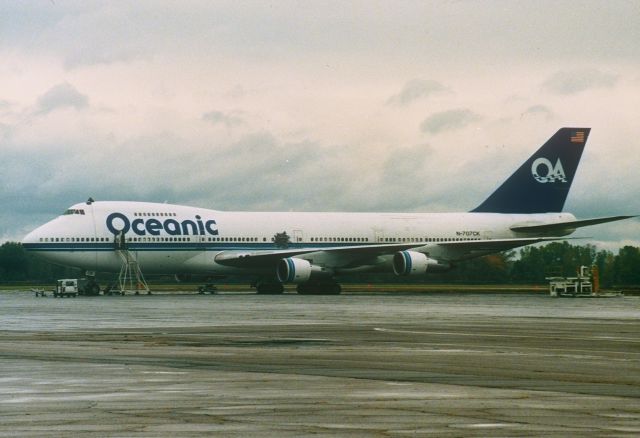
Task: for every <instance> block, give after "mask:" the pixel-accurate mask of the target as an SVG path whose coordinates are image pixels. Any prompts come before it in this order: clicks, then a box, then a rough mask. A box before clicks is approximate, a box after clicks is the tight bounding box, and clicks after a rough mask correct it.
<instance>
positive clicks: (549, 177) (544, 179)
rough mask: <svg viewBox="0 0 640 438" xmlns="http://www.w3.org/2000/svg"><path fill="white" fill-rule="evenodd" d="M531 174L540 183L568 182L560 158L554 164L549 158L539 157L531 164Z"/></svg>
mask: <svg viewBox="0 0 640 438" xmlns="http://www.w3.org/2000/svg"><path fill="white" fill-rule="evenodd" d="M531 175H533V178H534V179H535V180H536V181H538V182H539V183H542V184H546V183H555V182H563V183H566V182H567V175H566V174H565V173H564V168H563V167H562V162H561V161H560V158H558V161H556V164H555V165H554V164H552V163H551V161H550V160H549V159H548V158H537V159H536V160H535V161H534V162H533V164H532V165H531Z"/></svg>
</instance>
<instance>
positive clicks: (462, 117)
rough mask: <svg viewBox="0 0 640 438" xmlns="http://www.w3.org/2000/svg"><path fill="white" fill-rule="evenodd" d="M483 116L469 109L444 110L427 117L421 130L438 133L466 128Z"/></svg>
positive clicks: (421, 125)
mask: <svg viewBox="0 0 640 438" xmlns="http://www.w3.org/2000/svg"><path fill="white" fill-rule="evenodd" d="M481 119H482V118H481V117H480V116H479V115H477V114H476V113H474V112H473V111H471V110H469V109H455V110H449V111H443V112H440V113H436V114H433V115H431V116H429V117H427V118H426V119H425V120H424V121H423V122H422V123H421V124H420V130H421V131H422V132H425V133H430V134H438V133H440V132H443V131H452V130H459V129H462V128H465V127H466V126H468V125H470V124H471V123H474V122H477V121H479V120H481Z"/></svg>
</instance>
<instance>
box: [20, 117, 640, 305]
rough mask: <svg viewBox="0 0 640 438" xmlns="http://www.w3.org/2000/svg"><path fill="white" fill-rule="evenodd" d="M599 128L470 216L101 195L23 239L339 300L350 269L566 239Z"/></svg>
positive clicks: (50, 250)
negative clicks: (573, 191)
mask: <svg viewBox="0 0 640 438" xmlns="http://www.w3.org/2000/svg"><path fill="white" fill-rule="evenodd" d="M588 136H589V128H562V129H560V130H559V131H558V132H556V133H555V134H554V135H553V136H552V137H551V138H550V139H549V140H548V141H547V142H546V143H545V144H544V145H543V146H542V147H540V149H538V150H537V151H536V152H535V153H534V154H533V155H532V156H531V157H530V158H529V159H528V160H526V161H525V162H524V164H522V166H520V168H518V169H517V170H516V171H515V172H514V173H513V175H511V176H510V177H509V178H508V179H507V180H506V181H505V182H504V183H503V184H502V185H500V186H499V187H498V188H497V189H496V190H495V191H494V192H493V193H492V194H491V195H490V196H489V197H488V198H487V199H486V200H485V201H484V202H482V203H481V204H480V205H479V206H477V207H476V208H474V209H473V210H471V211H470V212H466V213H290V212H286V213H275V212H226V211H217V210H210V209H204V208H196V207H187V206H181V205H170V204H160V203H149V202H124V201H102V202H94V201H92V200H91V199H90V200H89V201H87V202H85V203H80V204H76V205H73V206H71V207H70V208H69V209H67V210H66V211H65V212H64V213H63V214H62V215H61V216H59V217H57V218H55V219H53V220H52V221H50V222H47V223H46V224H44V225H42V226H40V227H39V228H37V229H36V230H34V231H33V232H31V233H29V234H28V235H27V236H26V237H25V238H24V240H23V245H24V247H25V248H26V249H27V250H30V251H33V252H34V253H36V254H38V255H41V256H43V257H45V258H46V259H48V260H50V261H51V262H53V263H56V264H60V265H66V266H73V267H78V268H82V269H85V270H88V271H103V272H118V271H119V270H120V268H121V265H122V259H121V257H120V256H119V255H118V251H122V250H125V249H126V251H128V252H129V253H130V254H131V255H132V256H133V257H134V258H135V260H136V261H137V263H138V265H139V267H140V268H141V270H142V271H143V272H144V273H145V274H147V273H149V274H152V273H158V274H168V273H171V274H198V275H204V276H211V277H217V276H229V275H242V276H250V277H252V278H253V279H254V280H255V282H254V285H255V286H256V289H257V291H258V293H282V292H283V290H284V287H283V285H284V284H287V283H294V284H296V285H297V291H298V293H303V294H304V293H339V292H340V285H339V284H338V283H337V281H336V279H337V278H339V277H340V275H343V274H350V273H356V272H357V273H360V272H389V273H395V275H399V276H406V275H425V274H429V273H431V272H441V271H445V270H448V269H450V268H451V267H453V266H454V265H455V264H457V263H459V262H461V261H464V260H467V259H471V258H475V257H480V256H484V255H487V254H491V253H496V252H500V251H504V250H508V249H512V248H517V247H522V246H525V245H530V244H534V243H538V242H543V241H551V240H559V239H562V238H563V236H567V235H569V234H571V233H573V232H574V231H575V230H576V229H577V228H580V227H584V226H588V225H595V224H601V223H605V222H611V221H617V220H621V219H627V218H630V217H633V216H610V217H601V218H592V219H582V220H577V219H576V218H575V216H573V215H572V214H570V213H565V212H563V211H562V210H563V207H564V204H565V200H566V198H567V195H568V193H569V188H570V187H571V183H572V181H573V179H574V176H575V174H576V170H577V168H578V163H579V161H580V157H581V156H582V151H583V149H584V146H585V143H586V141H587V138H588Z"/></svg>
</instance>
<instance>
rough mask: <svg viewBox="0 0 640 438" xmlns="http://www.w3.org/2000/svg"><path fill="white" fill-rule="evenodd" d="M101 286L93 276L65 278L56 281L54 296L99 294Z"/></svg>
mask: <svg viewBox="0 0 640 438" xmlns="http://www.w3.org/2000/svg"><path fill="white" fill-rule="evenodd" d="M99 294H100V286H99V285H98V283H96V282H95V280H94V279H93V278H92V277H89V278H64V279H62V280H58V281H57V282H56V287H55V289H53V297H54V298H58V297H60V298H65V297H77V296H78V295H99Z"/></svg>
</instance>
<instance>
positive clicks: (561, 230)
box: [511, 215, 637, 234]
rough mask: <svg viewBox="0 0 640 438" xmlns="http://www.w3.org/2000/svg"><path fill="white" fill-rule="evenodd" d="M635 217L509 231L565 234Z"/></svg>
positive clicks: (602, 218) (572, 222)
mask: <svg viewBox="0 0 640 438" xmlns="http://www.w3.org/2000/svg"><path fill="white" fill-rule="evenodd" d="M633 217H637V216H635V215H634V216H609V217H600V218H593V219H582V220H577V221H568V222H560V223H555V224H540V225H536V224H533V225H526V224H525V225H514V226H513V227H511V231H515V232H521V233H558V234H567V233H570V232H572V231H573V230H575V229H576V228H581V227H588V226H590V225H597V224H604V223H607V222H614V221H621V220H624V219H630V218H633Z"/></svg>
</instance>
